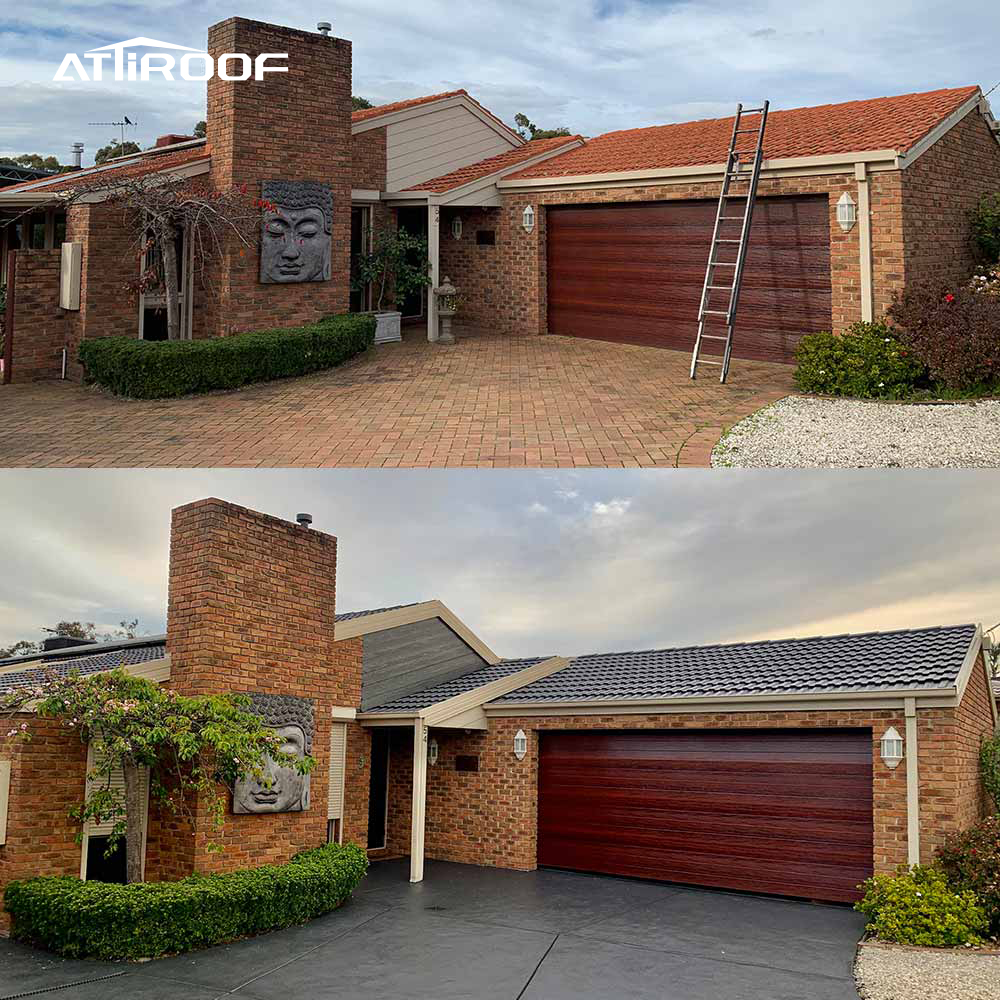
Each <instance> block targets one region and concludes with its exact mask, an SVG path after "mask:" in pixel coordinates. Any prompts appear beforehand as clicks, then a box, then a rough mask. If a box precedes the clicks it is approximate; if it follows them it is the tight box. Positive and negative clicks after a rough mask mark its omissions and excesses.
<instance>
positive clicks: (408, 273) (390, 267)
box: [352, 229, 431, 344]
mask: <svg viewBox="0 0 1000 1000" xmlns="http://www.w3.org/2000/svg"><path fill="white" fill-rule="evenodd" d="M430 283H431V279H430V260H429V259H428V257H427V241H426V240H425V239H423V238H421V237H419V236H414V235H413V234H412V233H408V232H407V231H406V230H405V229H382V230H379V232H377V233H376V234H375V238H374V239H373V241H372V248H371V250H370V251H369V252H368V253H366V254H361V255H360V256H359V257H358V259H357V261H356V263H355V273H354V279H353V282H352V284H353V286H354V288H355V289H356V290H363V289H365V288H366V287H367V286H368V285H371V287H372V288H373V289H375V320H376V327H375V343H376V344H385V343H388V342H389V341H393V340H401V339H402V335H401V333H400V321H401V319H402V313H400V312H399V311H398V310H394V309H385V308H383V302H384V300H385V296H386V292H387V291H388V290H389V289H390V288H391V289H392V296H393V302H394V303H395V302H401V301H402V300H403V299H404V298H406V296H407V295H411V294H413V293H414V292H417V291H419V290H420V289H421V288H424V287H426V286H427V285H429V284H430Z"/></svg>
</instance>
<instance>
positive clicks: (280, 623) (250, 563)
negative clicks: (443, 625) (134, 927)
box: [147, 499, 361, 877]
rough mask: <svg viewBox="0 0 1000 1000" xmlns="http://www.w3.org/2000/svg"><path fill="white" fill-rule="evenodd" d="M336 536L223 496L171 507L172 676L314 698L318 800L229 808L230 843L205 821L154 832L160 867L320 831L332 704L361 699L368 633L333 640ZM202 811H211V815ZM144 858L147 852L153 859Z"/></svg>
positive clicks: (291, 846)
mask: <svg viewBox="0 0 1000 1000" xmlns="http://www.w3.org/2000/svg"><path fill="white" fill-rule="evenodd" d="M336 570H337V540H336V538H334V537H333V536H332V535H327V534H324V533H323V532H321V531H315V530H313V529H311V528H309V527H305V526H300V525H298V524H292V523H290V522H288V521H283V520H281V519H280V518H277V517H272V516H270V515H268V514H260V513H258V512H256V511H253V510H248V509H247V508H245V507H239V506H237V505H236V504H231V503H226V502H225V501H222V500H216V499H208V500H199V501H197V502H196V503H191V504H187V505H186V506H183V507H178V508H177V509H176V510H174V512H173V517H172V521H171V533H170V593H169V600H168V608H167V652H168V653H169V654H170V682H169V683H170V686H171V687H172V688H175V689H176V690H177V691H178V692H180V693H182V694H215V693H224V692H233V691H235V692H243V693H260V694H285V695H295V696H297V697H300V698H308V699H310V700H311V701H312V702H313V705H314V708H315V733H314V736H313V741H312V756H313V757H314V758H315V759H316V764H317V766H316V768H315V770H314V771H313V777H312V792H311V804H310V807H309V809H308V810H306V811H303V812H289V813H276V814H271V815H234V814H230V815H227V816H226V821H225V828H224V831H223V834H222V839H221V841H220V842H221V843H223V845H224V846H225V850H224V852H223V853H221V854H219V853H213V852H210V851H208V850H206V849H205V847H204V845H205V843H206V842H207V841H208V840H210V839H213V838H214V836H215V835H214V834H213V833H211V831H209V830H208V828H207V826H206V827H205V828H204V829H199V831H198V834H197V835H196V836H195V837H194V838H193V843H192V840H191V838H190V837H188V838H187V840H186V850H187V851H188V852H189V856H190V861H189V862H185V864H184V865H183V866H182V867H178V865H177V863H176V858H177V856H178V852H179V846H178V842H177V837H176V834H175V833H173V832H172V831H170V830H169V829H168V828H167V827H164V828H163V829H162V830H161V829H160V828H156V827H154V829H152V830H151V833H150V836H151V838H152V842H153V845H154V847H155V850H156V852H157V854H158V856H164V857H170V858H172V859H174V861H173V862H172V867H168V865H167V863H166V862H164V865H163V869H162V871H163V872H165V873H168V874H169V875H170V876H171V877H177V876H178V875H181V874H184V873H185V872H186V871H191V870H193V871H220V870H231V869H234V868H240V867H245V866H247V865H250V864H256V865H259V864H264V863H269V862H274V863H280V862H284V861H287V860H288V859H289V858H290V857H291V855H292V854H294V853H295V852H296V851H298V850H302V849H303V848H306V847H315V846H318V845H319V844H322V843H324V842H325V839H326V830H327V819H326V815H327V792H328V787H327V781H326V774H327V768H328V763H329V745H330V725H331V710H332V708H333V707H334V706H340V707H353V708H356V707H358V706H359V705H360V702H361V643H360V641H358V640H350V639H349V640H346V641H344V642H342V643H339V644H337V646H336V648H334V643H335V639H334V620H335V601H336V593H335V591H336ZM206 822H207V821H206ZM147 864H148V862H147Z"/></svg>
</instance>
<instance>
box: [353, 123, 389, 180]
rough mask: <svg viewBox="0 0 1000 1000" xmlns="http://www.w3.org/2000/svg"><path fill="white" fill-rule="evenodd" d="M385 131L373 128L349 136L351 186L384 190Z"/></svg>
mask: <svg viewBox="0 0 1000 1000" xmlns="http://www.w3.org/2000/svg"><path fill="white" fill-rule="evenodd" d="M385 170H386V166H385V129H384V128H373V129H368V131H366V132H359V133H358V134H357V135H352V136H351V186H352V187H356V188H361V189H364V190H368V191H384V190H385Z"/></svg>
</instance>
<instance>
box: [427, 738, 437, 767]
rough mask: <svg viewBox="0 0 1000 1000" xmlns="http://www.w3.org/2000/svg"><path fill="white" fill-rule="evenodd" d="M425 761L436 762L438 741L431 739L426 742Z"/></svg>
mask: <svg viewBox="0 0 1000 1000" xmlns="http://www.w3.org/2000/svg"><path fill="white" fill-rule="evenodd" d="M427 761H428V763H430V764H436V763H437V762H438V741H437V740H431V741H430V742H429V743H428V744H427Z"/></svg>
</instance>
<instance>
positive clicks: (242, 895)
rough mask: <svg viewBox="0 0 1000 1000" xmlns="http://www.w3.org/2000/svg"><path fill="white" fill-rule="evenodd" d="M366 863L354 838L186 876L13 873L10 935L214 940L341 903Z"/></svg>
mask: <svg viewBox="0 0 1000 1000" xmlns="http://www.w3.org/2000/svg"><path fill="white" fill-rule="evenodd" d="M367 870H368V859H367V857H366V855H365V852H364V851H363V850H362V849H361V848H360V847H358V846H356V845H354V844H345V845H339V844H331V845H329V846H326V847H318V848H316V849H314V850H311V851H303V852H302V853H301V854H297V855H296V856H295V857H294V858H292V860H291V861H290V862H289V863H288V864H287V865H264V866H263V867H261V868H250V869H247V870H245V871H236V872H228V873H226V874H222V875H191V876H189V877H188V878H185V879H181V880H180V881H179V882H137V883H134V884H133V885H117V884H112V883H108V882H81V881H80V879H78V878H75V877H73V876H70V875H43V876H38V877H36V878H31V879H26V880H24V881H20V882H11V883H10V884H9V885H8V886H7V889H6V891H5V893H4V904H5V906H6V908H7V910H8V912H9V913H10V914H11V916H12V917H13V935H14V937H16V938H18V939H19V940H22V941H27V942H29V943H31V944H36V945H40V946H41V947H43V948H47V949H49V950H50V951H54V952H57V953H58V954H60V955H66V956H68V957H71V958H101V959H123V958H125V959H138V958H155V957H156V956H158V955H164V954H172V953H177V952H185V951H190V950H192V949H193V948H207V947H209V946H211V945H215V944H221V943H222V942H223V941H232V940H235V939H237V938H242V937H248V936H250V935H253V934H261V933H263V932H264V931H272V930H277V929H279V928H281V927H289V926H291V925H292V924H300V923H303V922H304V921H306V920H311V919H312V918H313V917H318V916H320V915H321V914H323V913H327V912H329V911H330V910H334V909H336V908H337V907H338V906H340V904H341V903H343V902H344V901H345V900H346V899H347V898H348V897H349V896H350V895H351V893H352V892H353V891H354V888H355V886H356V885H357V884H358V883H359V882H360V881H361V879H362V878H363V877H364V875H365V872H367Z"/></svg>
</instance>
